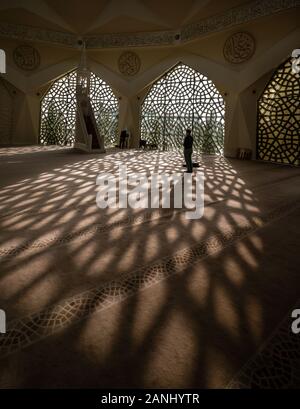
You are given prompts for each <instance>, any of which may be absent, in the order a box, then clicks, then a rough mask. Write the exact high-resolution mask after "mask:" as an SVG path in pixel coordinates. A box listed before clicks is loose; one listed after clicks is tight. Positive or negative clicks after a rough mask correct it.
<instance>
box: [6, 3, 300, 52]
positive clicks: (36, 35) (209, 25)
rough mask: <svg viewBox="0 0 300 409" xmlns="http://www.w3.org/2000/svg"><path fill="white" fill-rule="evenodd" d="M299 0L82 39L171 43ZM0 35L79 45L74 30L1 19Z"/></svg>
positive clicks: (92, 43) (105, 43)
mask: <svg viewBox="0 0 300 409" xmlns="http://www.w3.org/2000/svg"><path fill="white" fill-rule="evenodd" d="M299 6H300V0H255V1H252V2H251V3H248V4H245V5H242V6H239V7H235V8H233V9H230V10H227V11H225V12H224V13H222V14H218V15H216V16H213V17H209V18H206V19H204V20H201V21H200V22H198V23H192V24H189V25H186V26H184V27H183V28H181V29H180V30H166V31H155V32H148V33H135V34H124V33H120V34H99V35H86V36H85V37H84V38H83V40H84V41H85V43H86V47H87V48H115V47H145V46H158V45H172V44H178V43H179V42H181V43H185V42H187V41H191V40H196V39H197V38H200V37H202V36H204V35H207V34H211V33H214V32H218V31H221V30H225V29H228V28H231V27H234V26H236V25H239V24H244V23H248V22H249V21H252V20H255V19H257V18H260V17H266V16H269V15H272V14H276V13H279V12H281V11H285V10H289V9H291V8H295V7H299ZM0 37H8V38H16V39H22V40H23V41H41V42H47V43H52V44H55V45H63V46H67V47H78V40H79V37H77V36H76V35H75V34H71V33H67V32H57V31H52V30H44V29H39V28H33V27H29V26H22V25H16V24H10V23H0Z"/></svg>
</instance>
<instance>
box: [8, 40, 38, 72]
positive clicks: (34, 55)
mask: <svg viewBox="0 0 300 409" xmlns="http://www.w3.org/2000/svg"><path fill="white" fill-rule="evenodd" d="M14 62H15V64H16V65H17V66H18V67H19V68H21V69H22V70H26V71H32V70H35V69H36V68H38V67H39V65H40V62H41V58H40V54H39V52H38V51H37V50H36V49H35V48H33V47H31V46H30V45H19V46H18V47H17V48H15V50H14Z"/></svg>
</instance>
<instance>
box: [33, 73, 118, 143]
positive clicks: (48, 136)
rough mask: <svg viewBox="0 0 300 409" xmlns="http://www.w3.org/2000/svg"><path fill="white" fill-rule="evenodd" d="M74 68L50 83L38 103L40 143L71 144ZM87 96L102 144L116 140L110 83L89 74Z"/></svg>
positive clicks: (115, 107)
mask: <svg viewBox="0 0 300 409" xmlns="http://www.w3.org/2000/svg"><path fill="white" fill-rule="evenodd" d="M76 75H77V72H76V71H72V72H70V73H69V74H66V75H65V76H63V77H61V78H60V79H58V80H57V81H55V82H54V83H53V85H52V86H51V88H50V89H49V91H48V92H47V94H46V95H45V96H44V98H43V100H42V103H41V127H40V143H41V144H43V145H69V146H71V145H73V143H74V141H75V124H76ZM90 99H91V104H92V107H93V109H94V113H95V118H96V122H97V126H98V129H99V132H100V134H101V136H103V137H104V143H105V146H106V147H110V146H113V145H115V144H116V143H117V137H118V135H117V131H118V115H119V103H118V99H117V98H116V97H115V95H114V94H113V92H112V90H111V88H110V86H109V85H108V84H106V82H104V81H103V80H102V79H101V78H99V77H98V76H96V75H95V74H94V73H91V85H90Z"/></svg>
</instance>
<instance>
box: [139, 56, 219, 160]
mask: <svg viewBox="0 0 300 409" xmlns="http://www.w3.org/2000/svg"><path fill="white" fill-rule="evenodd" d="M224 115H225V103H224V100H223V98H222V96H221V94H220V93H219V91H218V90H217V88H216V87H215V85H214V84H213V82H212V81H210V80H209V79H208V78H206V77H205V76H204V75H202V74H200V73H198V72H196V71H195V70H193V69H192V68H190V67H188V66H186V65H184V64H182V63H180V64H178V65H176V66H175V67H174V68H173V69H172V70H171V71H169V72H167V73H166V74H165V75H164V76H163V77H162V78H160V79H159V80H158V81H157V82H156V83H155V84H154V85H153V86H152V88H151V89H150V91H149V93H148V95H147V96H146V98H145V100H144V102H143V105H142V120H141V139H144V140H146V141H147V142H148V143H150V144H156V145H157V146H158V148H160V149H163V150H173V149H175V150H176V149H182V143H183V138H184V136H185V130H186V129H187V128H190V129H191V130H192V133H193V137H194V149H195V150H196V151H199V152H204V153H209V154H223V146H224V122H225V121H224Z"/></svg>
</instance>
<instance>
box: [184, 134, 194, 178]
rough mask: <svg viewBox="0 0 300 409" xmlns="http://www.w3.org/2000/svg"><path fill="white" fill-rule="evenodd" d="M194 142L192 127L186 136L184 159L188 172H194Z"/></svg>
mask: <svg viewBox="0 0 300 409" xmlns="http://www.w3.org/2000/svg"><path fill="white" fill-rule="evenodd" d="M193 142H194V139H193V137H192V131H191V130H190V129H187V130H186V136H185V138H184V142H183V146H184V151H183V152H184V159H185V163H186V167H187V171H188V173H192V172H193V162H192V153H193Z"/></svg>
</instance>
